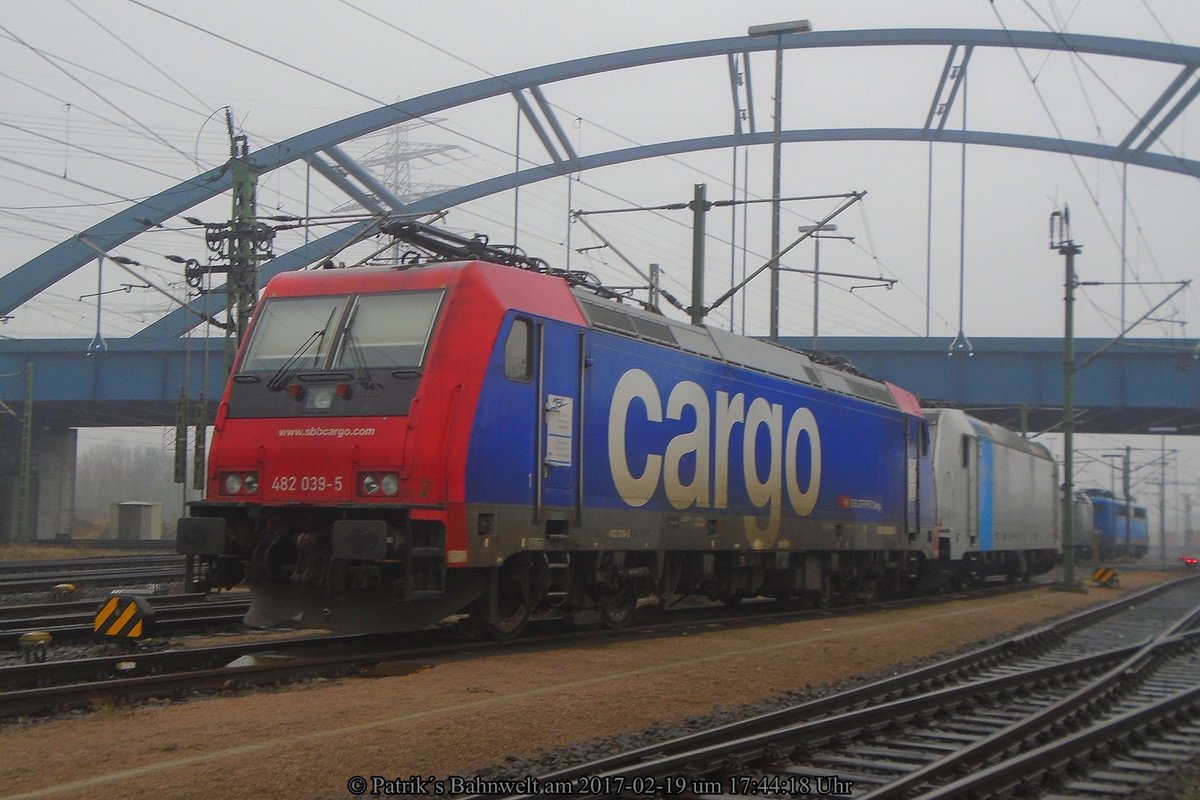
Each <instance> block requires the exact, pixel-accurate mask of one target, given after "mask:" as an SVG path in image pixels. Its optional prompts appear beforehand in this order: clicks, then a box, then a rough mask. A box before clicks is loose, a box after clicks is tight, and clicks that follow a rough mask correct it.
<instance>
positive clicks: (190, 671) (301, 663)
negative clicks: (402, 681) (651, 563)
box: [0, 584, 1031, 718]
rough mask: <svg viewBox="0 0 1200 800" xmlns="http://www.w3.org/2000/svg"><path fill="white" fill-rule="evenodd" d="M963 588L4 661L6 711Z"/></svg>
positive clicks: (767, 618)
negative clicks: (641, 617) (806, 604)
mask: <svg viewBox="0 0 1200 800" xmlns="http://www.w3.org/2000/svg"><path fill="white" fill-rule="evenodd" d="M1026 588H1031V585H1030V584H1020V585H1012V586H994V587H990V588H988V589H986V590H982V592H981V593H987V594H1002V593H1007V592H1014V591H1022V590H1024V589H1026ZM958 596H960V595H952V596H944V597H943V598H938V599H931V598H918V599H913V600H901V601H889V602H884V603H878V604H873V605H871V606H864V605H859V606H848V607H845V608H842V609H835V610H816V611H814V610H799V609H787V608H785V609H783V610H777V609H779V606H778V605H777V604H775V603H773V602H770V601H764V602H763V603H754V602H749V603H746V604H743V605H741V606H740V607H738V608H737V609H733V608H727V607H725V606H713V607H697V608H674V609H671V610H667V611H662V612H660V613H657V614H647V615H646V620H645V621H644V622H643V623H641V624H636V625H634V626H632V627H630V628H626V629H623V630H620V631H612V630H608V629H604V628H567V627H564V626H563V624H562V623H561V622H556V621H543V622H541V623H531V625H530V627H529V628H528V629H527V630H526V635H525V636H524V637H522V638H520V639H517V640H514V641H510V642H492V641H477V640H471V641H466V642H464V641H463V639H462V635H461V631H460V630H458V629H457V628H455V627H454V626H450V625H447V626H442V627H440V628H437V629H432V630H428V631H422V632H418V633H414V634H403V635H400V634H392V635H385V636H338V637H328V636H323V637H304V638H299V639H295V640H288V641H271V642H262V641H259V642H249V643H243V644H236V645H218V646H214V647H205V648H192V649H187V650H167V651H163V652H132V653H123V654H120V655H106V656H100V657H92V658H82V659H73V660H61V661H48V662H45V663H35V664H14V665H11V666H0V718H3V717H11V716H17V715H25V714H35V713H43V712H46V711H54V710H65V709H70V708H81V707H89V706H93V705H95V704H96V703H97V702H101V701H107V702H125V701H133V700H140V699H147V698H152V697H169V696H173V695H176V694H179V693H181V692H204V691H212V690H214V689H223V688H229V687H231V686H247V687H248V686H252V685H256V684H264V683H278V682H282V681H287V680H293V679H297V678H305V677H310V676H316V675H322V676H331V675H341V674H347V673H350V672H354V671H357V670H363V669H370V668H371V667H373V666H374V665H379V664H383V663H392V664H397V663H398V664H401V665H404V664H414V663H418V664H421V663H431V662H433V661H436V660H440V659H446V658H451V657H456V656H459V655H463V654H469V655H472V656H474V655H478V654H481V653H484V652H493V651H496V650H499V649H512V650H520V649H536V648H542V647H559V646H562V645H563V644H567V643H570V644H578V643H581V642H585V641H589V640H603V639H615V638H620V637H638V638H645V637H646V636H673V635H678V634H679V633H681V632H699V631H705V632H707V631H711V630H713V629H714V628H716V627H722V628H728V629H732V628H737V627H744V626H750V625H771V624H775V623H785V622H794V621H796V620H799V619H804V618H812V617H815V616H820V617H822V618H835V617H836V616H838V615H840V614H859V613H863V612H865V611H870V610H878V609H883V608H896V607H899V606H903V605H909V604H913V603H926V604H928V603H930V602H940V601H942V600H951V599H952V598H954V597H958ZM0 624H3V623H0ZM231 664H233V666H230V665H231ZM400 669H404V667H403V666H401V667H400Z"/></svg>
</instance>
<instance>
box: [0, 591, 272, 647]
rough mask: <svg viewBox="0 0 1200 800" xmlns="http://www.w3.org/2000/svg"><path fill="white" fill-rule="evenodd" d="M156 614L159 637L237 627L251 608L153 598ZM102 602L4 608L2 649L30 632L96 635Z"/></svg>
mask: <svg viewBox="0 0 1200 800" xmlns="http://www.w3.org/2000/svg"><path fill="white" fill-rule="evenodd" d="M145 599H146V601H147V602H148V603H149V604H150V607H151V608H152V609H153V610H154V616H155V620H154V631H155V634H156V635H169V634H173V633H180V632H186V631H193V630H196V629H199V628H205V627H214V626H227V625H234V624H237V623H239V622H241V620H242V617H244V616H245V615H246V610H247V609H248V608H249V607H250V598H249V597H248V596H229V595H225V596H220V597H216V598H212V599H206V598H205V596H204V595H202V594H180V595H151V596H148V597H146V598H145ZM102 603H103V601H101V600H78V601H70V602H63V603H50V604H40V605H24V606H0V647H11V646H12V645H14V644H15V643H16V642H17V640H18V639H19V638H20V636H21V634H22V633H25V632H28V631H45V632H47V633H49V634H50V635H51V636H53V637H54V640H55V641H62V640H76V639H83V638H86V637H89V636H91V635H93V633H94V630H93V620H94V618H95V615H96V611H97V609H98V608H99V607H100V605H101V604H102Z"/></svg>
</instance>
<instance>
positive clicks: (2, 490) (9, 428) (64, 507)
mask: <svg viewBox="0 0 1200 800" xmlns="http://www.w3.org/2000/svg"><path fill="white" fill-rule="evenodd" d="M77 438H78V432H77V431H76V430H75V429H74V428H65V427H51V428H41V427H36V426H35V427H34V431H33V463H32V471H31V475H30V482H29V506H28V509H29V511H28V514H27V515H26V524H25V525H24V526H22V525H19V524H18V519H17V514H18V513H19V509H20V507H21V502H20V493H21V431H20V427H19V426H17V425H15V424H13V425H0V453H4V454H5V455H6V456H7V457H6V458H5V459H4V460H3V462H2V463H0V541H8V542H11V541H18V540H21V541H28V540H53V539H56V538H60V537H61V538H68V537H69V536H70V535H71V526H72V525H73V524H74V521H75V451H76V440H77ZM20 531H23V534H22V533H19V532H20Z"/></svg>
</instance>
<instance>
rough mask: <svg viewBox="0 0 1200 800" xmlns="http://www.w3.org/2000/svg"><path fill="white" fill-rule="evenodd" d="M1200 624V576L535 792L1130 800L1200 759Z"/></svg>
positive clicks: (547, 779) (546, 782) (585, 770)
mask: <svg viewBox="0 0 1200 800" xmlns="http://www.w3.org/2000/svg"><path fill="white" fill-rule="evenodd" d="M1197 620H1200V581H1198V580H1197V579H1196V578H1188V579H1184V580H1182V581H1176V582H1174V583H1172V584H1169V585H1167V586H1163V587H1156V588H1155V589H1153V590H1149V591H1144V592H1140V593H1137V594H1135V595H1127V596H1125V597H1123V598H1121V599H1120V600H1118V601H1116V602H1114V603H1112V604H1109V605H1108V606H1105V607H1101V608H1098V609H1093V610H1089V611H1087V612H1085V613H1082V614H1078V615H1075V616H1073V617H1070V618H1068V619H1066V620H1063V621H1061V622H1058V623H1055V624H1053V625H1050V626H1046V627H1044V628H1041V629H1039V630H1037V631H1035V632H1033V633H1031V634H1028V635H1025V636H1022V637H1020V638H1018V639H1015V640H1011V641H1008V642H1004V643H1000V644H997V645H994V646H990V647H986V648H983V649H980V650H977V651H975V652H972V653H968V654H966V655H964V656H960V657H958V658H954V659H950V660H947V661H945V662H943V663H939V664H936V665H932V666H930V667H926V668H923V669H920V670H916V671H914V672H911V673H908V674H906V675H901V676H897V677H894V678H891V679H889V680H886V681H883V682H881V683H876V684H871V685H868V686H863V687H859V688H856V689H854V690H851V691H848V692H844V693H841V694H838V695H833V696H830V697H827V698H823V699H821V700H818V701H814V702H811V703H805V704H802V705H798V706H794V707H790V708H786V709H781V710H779V711H776V712H773V713H770V714H767V715H764V716H759V717H755V718H752V719H748V720H744V721H741V722H737V723H733V724H730V725H725V726H722V727H718V728H713V729H710V730H706V731H702V732H699V733H695V734H691V735H689V736H685V737H681V738H678V739H675V740H672V741H668V742H664V743H659V744H656V745H652V746H648V747H642V748H638V749H636V750H632V751H628V752H624V753H620V754H618V755H614V756H611V757H608V758H605V759H602V760H599V761H592V762H589V763H586V764H580V765H578V766H574V767H570V768H568V769H564V770H560V771H558V772H554V773H551V774H548V775H543V776H541V777H540V778H539V779H538V781H539V783H538V792H537V793H539V794H544V793H551V792H553V793H555V794H559V795H561V796H566V797H585V796H587V797H592V796H595V795H596V794H606V795H610V796H618V797H622V796H627V797H634V796H637V797H646V796H656V795H657V796H666V795H684V796H689V795H690V796H699V797H707V796H721V797H762V796H764V795H774V796H789V795H824V796H840V797H854V798H871V800H879V799H880V798H909V797H921V798H949V797H969V796H977V797H985V796H986V797H994V796H998V795H1001V794H1003V793H1004V792H1007V791H1010V790H1016V795H1015V796H1020V797H1033V796H1047V797H1056V798H1057V797H1099V796H1109V797H1119V796H1122V795H1123V794H1128V793H1130V792H1132V791H1135V790H1137V789H1138V788H1140V787H1142V786H1143V785H1145V784H1146V783H1149V782H1153V781H1154V780H1157V779H1158V778H1159V777H1161V776H1162V774H1164V773H1165V772H1166V771H1168V770H1169V769H1170V766H1171V764H1172V763H1175V762H1178V761H1182V760H1187V759H1191V758H1194V757H1195V756H1196V755H1197V754H1200V725H1198V724H1193V723H1192V721H1191V720H1192V719H1198V720H1200V630H1197ZM964 776H966V777H964ZM505 777H506V776H505V775H504V773H503V771H502V770H500V771H498V772H496V773H494V774H492V775H490V776H489V780H495V781H497V783H494V784H492V785H490V787H489V791H488V792H487V794H491V795H494V794H497V793H499V794H507V795H509V796H517V797H529V796H533V795H532V794H513V792H511V791H509V792H505V791H502V789H503V788H504V786H505V784H504V783H503V779H504V778H505ZM512 777H524V776H512ZM516 791H518V792H520V791H528V786H527V785H526V787H525V788H524V789H517V790H516Z"/></svg>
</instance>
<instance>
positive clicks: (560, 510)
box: [534, 321, 584, 521]
mask: <svg viewBox="0 0 1200 800" xmlns="http://www.w3.org/2000/svg"><path fill="white" fill-rule="evenodd" d="M583 346H584V340H583V331H582V330H581V329H579V328H576V327H573V326H569V325H563V324H561V323H557V322H551V321H543V322H541V323H539V325H538V327H537V339H536V341H535V343H534V354H535V355H534V359H535V370H536V371H535V382H536V384H537V398H536V402H537V404H538V408H537V419H538V422H537V425H536V429H537V444H536V448H535V453H536V456H535V457H536V459H537V463H536V464H535V465H534V475H535V476H536V477H535V484H534V517H535V519H537V520H539V521H540V520H543V519H557V520H564V521H565V520H567V519H574V520H578V519H579V517H580V514H581V512H582V508H581V505H582V499H583V495H582V490H583V486H582V480H581V476H582V472H583V469H582V468H583V465H582V463H581V462H580V456H581V452H582V445H583V442H582V441H581V440H582V438H583V424H582V423H583V401H584V397H583V382H582V375H583V366H582V365H583Z"/></svg>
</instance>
